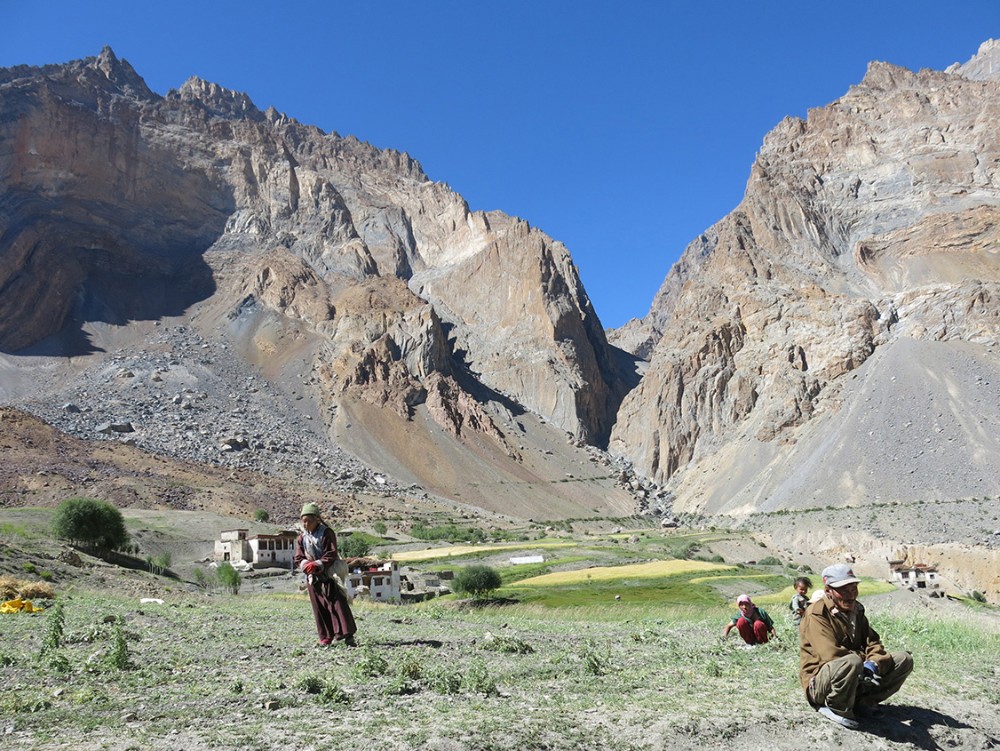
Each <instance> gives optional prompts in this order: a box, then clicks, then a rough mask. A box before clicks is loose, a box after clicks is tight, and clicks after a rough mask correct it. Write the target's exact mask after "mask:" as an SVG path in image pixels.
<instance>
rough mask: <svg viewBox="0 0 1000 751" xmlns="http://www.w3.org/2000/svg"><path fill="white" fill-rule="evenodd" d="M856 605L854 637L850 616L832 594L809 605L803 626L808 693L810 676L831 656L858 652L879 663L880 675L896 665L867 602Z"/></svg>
mask: <svg viewBox="0 0 1000 751" xmlns="http://www.w3.org/2000/svg"><path fill="white" fill-rule="evenodd" d="M854 608H855V610H856V612H857V628H856V630H855V634H854V639H853V640H851V639H850V638H849V636H848V631H847V622H846V620H844V618H842V617H840V616H838V615H837V613H836V611H837V609H836V607H834V604H833V600H831V599H830V598H829V597H827V596H825V595H824V596H823V597H821V598H820V599H818V600H817V601H816V602H814V603H813V604H812V605H810V606H809V607H808V608H806V612H805V615H803V616H802V625H801V627H800V628H799V679H800V680H801V681H802V688H804V689H805V690H806V692H807V694H806V695H807V697H808V690H809V681H810V679H811V678H812V677H813V676H814V675H816V673H817V672H819V669H820V668H821V667H822V666H823V665H825V664H826V663H828V662H830V661H831V660H836V659H837V658H840V657H846V656H847V655H849V654H856V655H859V656H860V657H861V658H862V659H863V660H871V661H873V662H874V663H875V664H877V665H878V671H879V674H880V675H887V674H888V673H889V672H890V671H891V670H892V668H893V667H894V663H893V661H892V657H891V656H890V655H889V654H888V653H887V652H886V651H885V647H883V646H882V640H881V638H880V637H879V635H878V633H876V631H875V629H873V628H872V627H871V624H870V623H868V618H867V617H866V616H865V608H864V606H863V605H862V604H861V603H860V602H859V603H856V604H855V606H854Z"/></svg>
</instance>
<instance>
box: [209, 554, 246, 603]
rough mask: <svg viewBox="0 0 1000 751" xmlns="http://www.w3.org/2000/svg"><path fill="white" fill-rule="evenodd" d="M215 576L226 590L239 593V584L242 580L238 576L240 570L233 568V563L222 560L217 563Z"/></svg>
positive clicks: (235, 593)
mask: <svg viewBox="0 0 1000 751" xmlns="http://www.w3.org/2000/svg"><path fill="white" fill-rule="evenodd" d="M215 576H216V578H217V579H218V580H219V584H221V585H222V586H223V587H224V588H225V589H226V590H228V591H229V592H230V593H232V594H234V595H238V594H239V593H240V584H242V580H241V578H240V572H239V571H237V570H236V569H235V568H233V564H231V563H230V562H229V561H223V562H222V563H220V564H219V566H218V568H216V569H215Z"/></svg>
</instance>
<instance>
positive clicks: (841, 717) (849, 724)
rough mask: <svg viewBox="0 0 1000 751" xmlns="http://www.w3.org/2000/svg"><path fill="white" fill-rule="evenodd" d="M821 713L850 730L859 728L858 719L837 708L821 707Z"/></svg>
mask: <svg viewBox="0 0 1000 751" xmlns="http://www.w3.org/2000/svg"><path fill="white" fill-rule="evenodd" d="M819 713H820V714H821V715H823V716H824V717H825V718H826V719H828V720H833V721H834V722H836V723H837V724H838V725H841V726H843V727H845V728H847V729H848V730H857V729H858V727H859V723H858V721H857V720H855V719H854V718H853V717H848V716H847V715H845V714H841V713H840V712H838V711H837V710H835V709H831V708H830V707H820V708H819Z"/></svg>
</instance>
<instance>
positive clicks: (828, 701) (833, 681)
mask: <svg viewBox="0 0 1000 751" xmlns="http://www.w3.org/2000/svg"><path fill="white" fill-rule="evenodd" d="M890 657H892V663H893V668H892V670H890V671H889V672H888V674H886V675H883V676H882V683H881V685H880V686H878V687H877V688H876V687H874V686H872V685H871V684H868V683H865V682H864V681H862V680H861V677H862V675H864V659H863V658H862V657H861V655H856V654H850V655H847V656H846V657H840V658H838V659H836V660H830V662H828V663H826V664H824V665H823V666H822V667H821V668H820V669H819V672H817V673H816V675H814V676H813V678H812V680H811V681H810V682H809V699H810V701H811V702H812V703H813V704H815V705H816V706H817V707H822V706H824V705H825V706H827V707H830V709H834V710H836V711H837V712H840V713H841V714H846V715H848V716H850V715H853V713H854V707H855V705H856V704H867V705H872V704H878V703H879V702H880V701H884V700H885V699H888V698H889V697H890V696H892V695H893V694H894V693H896V692H897V691H899V689H900V687H901V686H902V685H903V681H905V680H906V679H907V677H908V676H909V675H910V672H911V671H912V670H913V656H912V655H911V654H910V653H909V652H893V653H892V654H891V655H890Z"/></svg>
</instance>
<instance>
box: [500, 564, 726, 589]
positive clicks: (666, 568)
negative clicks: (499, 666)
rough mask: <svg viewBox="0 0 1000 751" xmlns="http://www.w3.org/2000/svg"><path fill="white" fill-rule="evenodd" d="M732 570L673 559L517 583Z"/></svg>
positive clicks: (541, 584)
mask: <svg viewBox="0 0 1000 751" xmlns="http://www.w3.org/2000/svg"><path fill="white" fill-rule="evenodd" d="M731 568H733V567H732V566H727V565H725V564H721V563H708V562H706V561H687V560H676V559H672V560H667V561H651V562H649V563H634V564H628V565H624V566H595V567H593V568H585V569H577V570H575V571H556V572H554V573H551V574H543V575H541V576H535V577H532V578H531V579H522V580H521V581H519V582H518V583H517V584H518V586H519V587H546V586H561V585H570V584H582V583H586V582H588V581H620V580H623V579H656V578H660V577H664V576H677V575H678V574H690V573H696V572H708V571H724V570H726V569H731Z"/></svg>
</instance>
